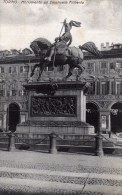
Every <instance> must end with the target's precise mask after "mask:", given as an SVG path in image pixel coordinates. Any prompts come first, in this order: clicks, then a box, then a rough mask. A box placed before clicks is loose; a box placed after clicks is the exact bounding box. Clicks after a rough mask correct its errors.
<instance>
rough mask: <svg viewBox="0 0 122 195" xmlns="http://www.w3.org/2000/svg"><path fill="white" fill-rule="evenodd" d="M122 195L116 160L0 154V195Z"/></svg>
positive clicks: (119, 166) (121, 168)
mask: <svg viewBox="0 0 122 195" xmlns="http://www.w3.org/2000/svg"><path fill="white" fill-rule="evenodd" d="M43 194H44V195H55V194H57V195H66V194H67V195H81V194H83V195H122V159H121V158H120V157H103V158H99V157H96V156H85V155H78V154H68V153H67V154H66V153H64V154H62V153H60V154H57V155H54V154H48V153H41V152H30V151H16V152H7V151H0V195H43Z"/></svg>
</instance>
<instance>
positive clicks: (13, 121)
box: [7, 102, 20, 131]
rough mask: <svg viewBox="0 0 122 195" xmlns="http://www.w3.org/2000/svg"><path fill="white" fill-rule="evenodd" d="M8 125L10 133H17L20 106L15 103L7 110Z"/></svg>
mask: <svg viewBox="0 0 122 195" xmlns="http://www.w3.org/2000/svg"><path fill="white" fill-rule="evenodd" d="M7 119H8V120H7V123H8V124H7V125H8V129H9V130H10V131H16V126H17V124H19V122H20V106H19V105H18V104H17V103H15V102H13V103H10V104H9V106H8V108H7Z"/></svg>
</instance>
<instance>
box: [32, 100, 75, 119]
mask: <svg viewBox="0 0 122 195" xmlns="http://www.w3.org/2000/svg"><path fill="white" fill-rule="evenodd" d="M30 112H31V113H30V115H31V116H32V117H36V116H42V117H47V116H52V117H72V116H76V115H77V97H76V96H55V97H45V96H41V97H40V96H37V97H34V96H32V97H31V109H30Z"/></svg>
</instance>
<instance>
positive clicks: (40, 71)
mask: <svg viewBox="0 0 122 195" xmlns="http://www.w3.org/2000/svg"><path fill="white" fill-rule="evenodd" d="M46 66H47V63H46V62H43V63H40V66H39V67H40V69H39V75H38V78H37V81H39V80H40V77H41V75H42V72H43V70H44V67H46Z"/></svg>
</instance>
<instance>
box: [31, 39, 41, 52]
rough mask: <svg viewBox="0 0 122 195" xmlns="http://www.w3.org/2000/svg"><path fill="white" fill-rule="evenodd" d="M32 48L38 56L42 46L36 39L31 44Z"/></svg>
mask: <svg viewBox="0 0 122 195" xmlns="http://www.w3.org/2000/svg"><path fill="white" fill-rule="evenodd" d="M30 48H31V49H32V50H33V52H34V54H35V55H36V56H37V55H39V52H40V48H39V46H38V44H37V42H36V41H33V42H32V43H31V44H30Z"/></svg>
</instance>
